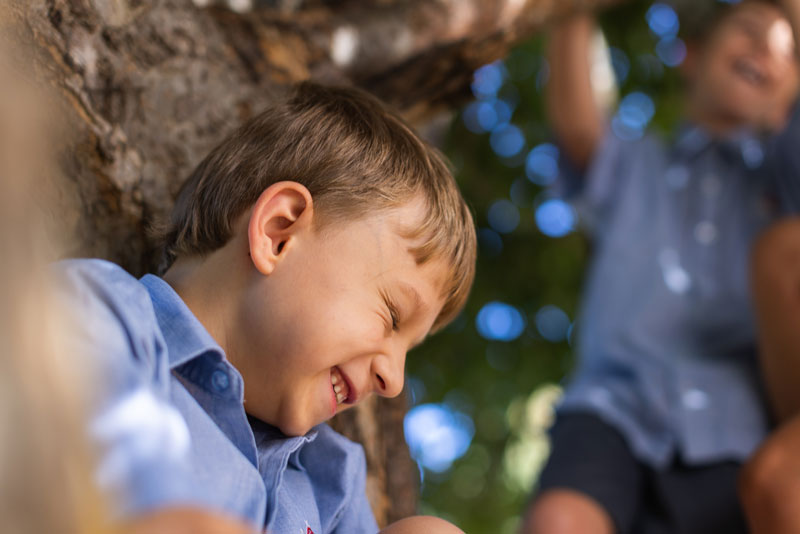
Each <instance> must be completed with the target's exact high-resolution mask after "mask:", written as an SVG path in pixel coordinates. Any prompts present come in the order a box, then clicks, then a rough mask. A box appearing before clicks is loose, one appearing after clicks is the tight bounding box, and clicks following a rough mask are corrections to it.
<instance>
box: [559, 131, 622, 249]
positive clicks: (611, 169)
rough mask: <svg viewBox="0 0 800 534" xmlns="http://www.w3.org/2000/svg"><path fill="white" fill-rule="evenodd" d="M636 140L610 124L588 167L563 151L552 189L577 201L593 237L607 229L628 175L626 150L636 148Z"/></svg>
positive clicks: (567, 198) (564, 198)
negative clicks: (625, 137)
mask: <svg viewBox="0 0 800 534" xmlns="http://www.w3.org/2000/svg"><path fill="white" fill-rule="evenodd" d="M636 144H637V142H636V141H625V140H622V139H621V138H619V137H618V136H617V135H615V134H614V133H613V132H612V131H611V129H610V128H607V129H606V132H605V134H604V135H603V137H602V140H601V142H600V144H599V145H598V146H597V148H596V149H595V153H594V155H593V156H592V158H591V160H590V161H589V165H588V166H587V168H586V169H585V170H584V171H581V170H579V169H578V168H577V167H576V166H575V164H574V163H573V162H572V161H571V160H570V159H569V157H568V156H567V155H566V154H565V153H564V151H563V150H562V151H561V154H560V156H559V164H558V166H559V173H558V178H557V180H556V182H555V183H554V185H553V188H552V191H551V192H552V194H554V195H555V196H556V197H558V198H561V199H562V200H565V201H567V202H570V203H571V204H572V205H573V207H574V208H575V210H576V212H577V214H578V217H579V220H580V223H581V226H583V227H584V228H586V229H587V230H588V231H589V232H590V234H592V236H593V237H600V236H602V235H603V233H604V230H605V227H606V225H607V223H608V217H609V214H610V213H611V212H612V211H613V210H614V209H615V204H616V201H617V199H618V198H619V191H620V188H621V187H622V182H623V180H624V179H625V177H626V175H627V173H626V170H625V167H626V157H625V156H626V153H627V152H628V151H636V150H637V146H636Z"/></svg>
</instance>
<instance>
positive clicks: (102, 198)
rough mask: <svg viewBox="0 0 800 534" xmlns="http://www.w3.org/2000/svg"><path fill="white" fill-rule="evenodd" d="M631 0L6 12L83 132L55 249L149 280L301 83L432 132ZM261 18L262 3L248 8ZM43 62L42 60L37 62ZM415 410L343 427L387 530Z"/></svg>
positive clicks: (26, 8)
mask: <svg viewBox="0 0 800 534" xmlns="http://www.w3.org/2000/svg"><path fill="white" fill-rule="evenodd" d="M614 1H615V0H595V1H590V0H584V1H577V0H497V1H487V0H361V1H357V0H352V1H348V0H328V1H324V0H317V1H304V0H271V1H261V2H258V3H256V4H255V5H254V6H253V9H251V10H244V11H242V12H235V11H231V10H229V9H227V8H226V7H225V6H223V5H209V4H213V2H209V1H203V2H199V1H197V2H193V1H192V0H0V2H2V3H3V4H4V5H3V6H2V7H3V9H2V10H0V16H1V17H3V21H2V22H3V24H4V25H8V24H10V25H11V27H13V28H14V31H10V30H9V31H5V32H4V38H9V37H11V38H14V39H16V41H17V42H23V41H26V42H28V43H29V44H32V45H33V47H32V48H31V49H30V50H28V51H23V50H21V49H20V56H21V57H23V56H24V60H25V61H30V62H32V63H33V64H34V65H35V68H36V70H37V72H38V75H39V77H40V79H41V81H42V83H46V84H49V85H51V86H52V87H54V88H56V90H57V91H56V92H57V94H58V95H60V101H59V102H58V103H57V104H58V105H59V106H60V109H61V115H62V117H63V118H64V119H65V121H64V122H65V123H66V125H67V135H66V136H65V139H64V143H63V146H62V147H61V150H60V151H59V153H58V154H57V156H58V158H59V160H58V161H59V165H60V168H61V171H62V172H61V175H62V177H63V178H62V179H60V180H58V182H57V183H55V184H54V185H53V190H52V191H50V192H49V194H51V195H52V196H53V197H55V204H56V205H57V206H58V209H57V210H56V211H55V212H54V213H53V215H52V220H51V221H50V223H51V228H52V234H53V236H54V238H55V239H58V238H59V236H65V235H75V236H77V237H78V240H77V245H76V246H75V247H74V249H73V250H72V251H71V253H72V254H73V255H82V256H96V257H104V258H108V259H111V260H113V261H116V262H118V263H120V264H122V265H123V266H124V267H126V268H127V269H128V270H130V271H131V272H133V273H134V274H141V273H143V272H145V271H146V270H148V269H150V268H152V267H153V265H154V255H153V244H152V241H151V239H150V238H149V236H148V228H149V227H150V226H151V225H152V224H153V223H154V222H155V221H157V219H158V218H159V217H160V216H163V215H164V214H165V213H166V211H167V210H168V208H169V207H170V205H171V203H172V201H173V198H174V195H175V193H176V192H177V188H178V186H179V184H180V182H181V180H182V179H183V178H184V177H185V176H186V175H187V173H188V172H189V171H190V170H191V168H192V167H193V166H194V165H195V164H196V163H197V162H198V161H199V160H200V158H201V157H202V156H203V155H204V154H205V153H206V152H207V151H208V150H209V149H210V147H211V146H212V145H213V144H214V143H215V142H216V141H217V140H219V139H220V138H221V137H222V136H223V135H224V134H225V133H226V132H228V131H230V130H231V129H232V128H234V127H235V126H236V125H238V124H239V123H241V122H242V121H243V120H245V119H247V118H248V117H250V116H251V115H253V113H255V112H257V111H258V110H259V109H260V108H262V107H263V106H264V105H266V104H267V103H268V102H269V101H270V99H272V98H274V97H275V95H276V94H278V92H279V91H281V89H282V88H283V87H285V86H286V85H287V84H289V83H291V82H296V81H300V80H303V79H307V78H313V79H317V80H321V81H327V82H335V83H344V84H356V85H359V86H361V87H364V88H366V89H367V90H369V91H372V92H374V93H375V94H377V95H379V96H380V97H382V98H383V99H384V100H386V101H387V102H389V103H391V104H392V105H394V106H395V107H397V108H398V109H399V110H400V111H401V112H402V113H403V114H404V116H405V117H406V118H407V119H408V120H410V121H411V122H412V123H413V124H415V125H417V126H423V125H424V124H425V123H426V122H427V121H429V120H431V119H432V118H434V117H436V116H437V115H440V114H441V113H444V112H448V111H450V110H453V109H454V108H456V106H458V105H459V104H461V103H463V102H464V101H465V100H466V99H467V98H468V97H469V82H470V79H471V75H472V71H473V70H474V69H475V68H476V67H478V66H480V65H482V64H484V63H487V62H489V61H492V60H495V59H497V58H500V57H502V56H504V55H505V54H506V53H507V51H508V50H509V48H510V47H511V46H513V45H514V44H515V43H517V42H519V41H520V40H522V39H524V38H526V37H528V36H530V35H532V34H533V33H535V32H536V31H537V30H539V29H540V28H542V27H543V26H544V25H545V24H546V23H547V22H548V21H549V20H552V19H553V18H554V17H558V16H560V15H562V14H564V13H566V12H568V11H570V10H574V9H576V8H583V7H588V6H591V5H599V4H609V3H613V2H614ZM234 4H236V5H238V6H244V7H247V5H248V2H243V3H242V2H238V3H237V2H234ZM26 54H27V55H26ZM404 412H405V400H404V399H403V398H400V399H395V400H393V401H380V402H377V401H376V402H373V403H369V404H367V405H366V406H365V407H363V408H361V409H359V410H358V411H353V413H351V414H347V416H345V417H343V418H342V419H341V420H340V421H337V422H335V425H336V426H337V428H339V429H340V430H342V431H343V432H345V433H346V434H347V435H349V436H351V437H352V438H354V439H357V440H359V441H361V442H362V443H364V445H365V449H366V451H367V458H368V463H369V470H370V476H369V492H370V498H371V500H372V503H373V505H374V508H375V511H376V515H377V517H378V519H379V522H381V523H385V522H387V521H390V520H393V519H396V518H399V517H403V516H406V515H408V514H410V513H412V512H413V511H414V505H415V499H416V489H415V482H414V481H415V479H416V469H415V467H414V466H413V465H412V464H411V462H410V459H409V456H408V452H407V450H406V448H405V446H404V441H403V438H402V417H403V414H404Z"/></svg>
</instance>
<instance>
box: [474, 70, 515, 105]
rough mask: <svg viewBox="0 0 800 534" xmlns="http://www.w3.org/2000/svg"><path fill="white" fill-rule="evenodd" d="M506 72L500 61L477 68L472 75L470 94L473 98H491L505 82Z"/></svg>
mask: <svg viewBox="0 0 800 534" xmlns="http://www.w3.org/2000/svg"><path fill="white" fill-rule="evenodd" d="M506 76H507V71H506V67H505V65H504V64H503V62H502V61H495V62H493V63H489V64H487V65H484V66H482V67H480V68H478V69H477V70H476V71H475V73H474V74H473V75H472V85H471V87H472V94H474V95H475V98H491V97H494V96H496V95H497V91H499V90H500V88H501V87H502V86H503V83H504V82H505V81H506Z"/></svg>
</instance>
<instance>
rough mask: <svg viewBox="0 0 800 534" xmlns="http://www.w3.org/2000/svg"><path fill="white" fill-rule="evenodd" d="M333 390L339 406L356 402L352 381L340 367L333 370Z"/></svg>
mask: <svg viewBox="0 0 800 534" xmlns="http://www.w3.org/2000/svg"><path fill="white" fill-rule="evenodd" d="M331 389H332V391H333V396H334V398H335V400H336V404H337V405H339V404H353V403H354V402H355V397H356V395H355V390H354V389H353V387H352V385H351V383H350V380H348V378H347V376H346V375H345V374H344V373H343V372H342V370H341V369H339V368H338V367H332V368H331Z"/></svg>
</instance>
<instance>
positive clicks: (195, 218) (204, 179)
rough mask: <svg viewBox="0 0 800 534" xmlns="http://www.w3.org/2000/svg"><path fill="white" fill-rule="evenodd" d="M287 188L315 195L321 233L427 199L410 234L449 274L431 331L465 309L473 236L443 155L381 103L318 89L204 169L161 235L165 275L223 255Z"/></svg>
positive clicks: (302, 90)
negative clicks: (175, 265)
mask: <svg viewBox="0 0 800 534" xmlns="http://www.w3.org/2000/svg"><path fill="white" fill-rule="evenodd" d="M284 180H288V181H294V182H298V183H300V184H302V185H304V186H305V187H307V188H308V190H309V191H310V192H311V195H312V198H313V199H314V213H315V218H316V223H317V227H318V228H320V227H322V226H325V225H329V224H332V223H335V222H341V221H345V220H353V219H357V218H358V217H360V216H364V215H367V214H369V213H376V212H379V211H381V210H386V209H390V208H394V207H399V206H401V205H403V204H404V203H406V202H409V201H411V200H412V199H414V198H422V199H424V201H425V202H426V204H427V210H426V216H425V218H424V220H421V221H409V228H408V229H407V230H408V231H407V235H408V237H412V238H416V239H418V240H419V243H420V244H419V246H417V247H416V248H415V249H413V250H412V253H414V254H415V256H416V258H417V262H418V263H424V262H427V261H428V260H431V259H441V260H444V263H445V264H446V265H447V267H448V268H449V272H448V273H447V276H446V277H445V279H444V284H445V287H444V288H443V291H444V292H445V295H444V296H445V305H444V308H443V309H442V312H441V314H440V316H439V317H438V318H437V320H436V323H435V324H434V329H437V328H439V327H441V326H442V325H444V324H446V323H447V322H449V321H450V320H451V319H452V318H453V317H454V316H455V314H456V313H458V311H459V310H460V309H461V307H462V306H463V304H464V302H465V301H466V297H467V294H468V292H469V288H470V286H471V285H472V279H473V277H474V270H475V256H476V239H475V229H474V226H473V222H472V216H471V214H470V212H469V209H468V208H467V206H466V204H465V202H464V200H463V198H462V197H461V193H460V192H459V190H458V187H457V185H456V183H455V180H454V179H453V176H452V173H451V172H450V169H449V168H448V165H447V163H446V161H445V158H444V156H443V155H442V154H441V153H440V152H439V151H438V150H436V149H435V148H434V147H432V146H431V145H429V144H428V143H426V142H425V141H423V140H421V139H420V138H419V137H418V136H417V135H416V134H415V133H414V132H413V131H412V130H411V128H410V127H409V126H408V125H406V124H405V123H404V122H403V121H402V120H401V119H400V118H399V117H398V116H397V115H396V114H394V113H392V112H391V111H389V110H388V109H387V107H386V106H385V105H384V104H383V103H381V102H380V101H379V100H378V99H376V98H375V97H373V96H371V95H369V94H367V93H365V92H363V91H360V90H358V89H353V88H343V87H326V86H322V85H319V84H316V83H312V82H304V83H302V84H300V85H297V86H295V87H294V88H292V89H291V91H290V92H289V93H288V95H287V96H286V98H284V99H281V100H279V101H278V102H276V103H275V104H274V105H273V106H271V107H269V108H268V109H267V110H265V111H264V112H262V113H261V114H259V115H257V116H256V117H254V118H253V119H251V120H250V121H248V122H247V123H245V124H244V125H242V126H241V127H240V128H239V129H237V130H236V131H234V132H233V133H232V134H231V135H229V136H228V137H227V138H226V139H225V140H223V141H222V143H221V144H219V145H218V146H217V147H216V148H214V149H213V150H212V151H211V153H210V154H209V155H208V156H206V158H205V159H204V160H203V161H202V162H200V164H199V165H198V166H197V168H196V169H195V170H194V172H193V173H192V174H191V175H190V176H189V178H188V180H187V181H186V182H185V183H184V184H183V186H182V188H181V191H180V193H179V195H178V199H177V201H176V205H175V207H174V209H173V212H172V216H171V218H170V220H169V224H168V227H167V228H166V231H165V232H164V237H163V250H164V263H163V264H162V268H165V267H167V266H169V265H170V264H171V263H172V262H173V261H174V260H175V259H177V258H179V257H181V256H193V255H202V254H206V253H209V252H211V251H213V250H215V249H218V248H220V247H222V246H223V245H224V244H225V243H227V242H228V240H229V239H230V238H231V237H232V235H233V225H234V223H235V222H236V220H237V219H238V218H239V217H240V216H241V215H242V214H244V213H245V211H246V210H247V209H248V208H250V206H252V205H253V204H254V203H255V201H256V200H257V199H258V197H259V195H261V193H262V192H263V191H264V190H265V189H266V188H267V187H269V186H270V185H271V184H273V183H276V182H280V181H284Z"/></svg>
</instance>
